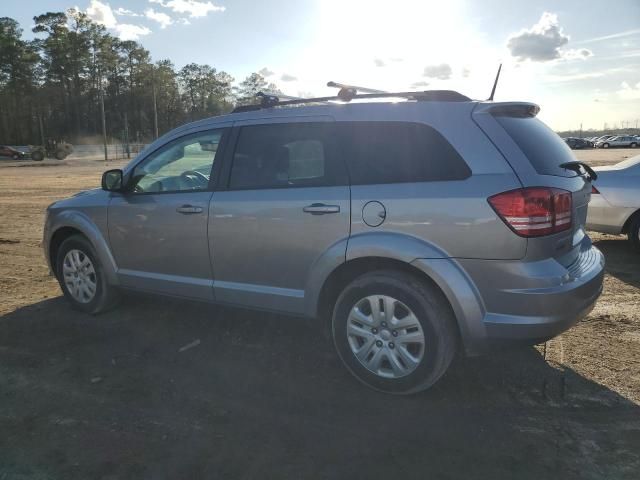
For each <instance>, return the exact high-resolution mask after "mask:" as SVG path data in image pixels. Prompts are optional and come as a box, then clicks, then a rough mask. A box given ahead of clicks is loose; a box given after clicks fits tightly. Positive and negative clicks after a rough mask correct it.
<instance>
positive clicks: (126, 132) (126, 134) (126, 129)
mask: <svg viewBox="0 0 640 480" xmlns="http://www.w3.org/2000/svg"><path fill="white" fill-rule="evenodd" d="M124 144H125V148H126V152H127V158H131V148H129V122H128V120H127V111H126V110H125V111H124Z"/></svg>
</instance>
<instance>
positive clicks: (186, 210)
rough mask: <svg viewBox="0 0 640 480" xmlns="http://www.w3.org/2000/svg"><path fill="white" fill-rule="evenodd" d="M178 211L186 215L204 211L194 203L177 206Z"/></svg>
mask: <svg viewBox="0 0 640 480" xmlns="http://www.w3.org/2000/svg"><path fill="white" fill-rule="evenodd" d="M176 212H178V213H182V214H184V215H190V214H193V213H202V207H194V206H193V205H182V206H181V207H178V208H176Z"/></svg>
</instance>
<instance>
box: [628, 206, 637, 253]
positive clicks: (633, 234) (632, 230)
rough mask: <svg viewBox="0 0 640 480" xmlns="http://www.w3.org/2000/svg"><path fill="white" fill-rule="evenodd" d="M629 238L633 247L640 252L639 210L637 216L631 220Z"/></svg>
mask: <svg viewBox="0 0 640 480" xmlns="http://www.w3.org/2000/svg"><path fill="white" fill-rule="evenodd" d="M627 238H628V239H629V242H631V245H632V246H633V248H634V249H635V250H636V251H637V252H639V253H640V212H637V213H636V215H635V218H634V219H632V220H631V224H630V225H629V231H628V232H627Z"/></svg>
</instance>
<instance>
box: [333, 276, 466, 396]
mask: <svg viewBox="0 0 640 480" xmlns="http://www.w3.org/2000/svg"><path fill="white" fill-rule="evenodd" d="M332 334H333V340H334V344H335V347H336V350H337V351H338V355H339V356H340V358H341V359H342V361H343V363H344V364H345V366H346V367H347V369H348V370H349V371H350V372H351V373H352V374H353V375H354V376H355V377H356V378H357V379H358V380H360V381H361V382H363V383H364V384H366V385H368V386H369V387H372V388H374V389H376V390H380V391H383V392H387V393H395V394H410V393H416V392H419V391H421V390H426V389H427V388H429V387H430V386H431V385H433V384H434V383H435V382H436V381H437V380H438V379H439V378H440V377H441V376H442V375H443V374H444V373H445V371H446V370H447V368H448V367H449V365H450V363H451V361H452V359H453V357H454V354H455V351H456V339H457V335H456V327H455V319H454V316H453V312H452V311H451V308H450V306H449V304H448V302H447V300H446V299H445V298H444V296H443V295H442V293H441V292H440V291H439V290H438V289H437V288H436V287H435V286H433V285H430V284H428V283H426V282H423V281H422V280H420V279H419V278H416V277H415V276H413V275H410V274H407V273H404V272H399V271H393V270H380V271H376V272H371V273H367V274H364V275H362V276H361V277H359V278H357V279H356V280H354V281H353V282H351V283H350V284H349V285H347V287H346V288H345V289H344V291H343V292H342V294H341V295H340V296H339V298H338V300H337V302H336V305H335V308H334V311H333V318H332Z"/></svg>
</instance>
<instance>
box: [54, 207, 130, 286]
mask: <svg viewBox="0 0 640 480" xmlns="http://www.w3.org/2000/svg"><path fill="white" fill-rule="evenodd" d="M54 224H55V225H54V226H53V228H52V229H51V233H50V235H49V237H48V239H47V260H48V261H49V265H50V266H51V270H52V272H53V273H54V275H56V276H57V272H56V268H55V265H56V259H57V255H58V251H59V248H60V246H61V245H62V243H63V242H64V241H65V240H66V239H67V238H69V237H70V236H72V235H82V236H83V237H84V238H86V239H87V240H88V241H89V243H90V244H91V246H92V247H93V249H94V250H95V252H96V255H97V256H98V259H99V261H100V264H101V265H102V268H103V269H104V272H105V274H106V277H107V280H108V282H109V283H110V284H112V285H117V284H118V279H117V275H116V272H117V267H116V263H115V260H114V258H113V255H111V251H110V249H109V245H108V243H107V240H106V239H105V238H104V236H103V235H102V232H101V231H100V229H99V228H98V227H97V226H96V225H95V223H94V222H93V221H92V220H91V219H90V218H89V217H87V216H86V215H85V214H83V213H81V212H78V211H63V212H61V213H60V214H58V215H57V216H56V217H55V220H54Z"/></svg>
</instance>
